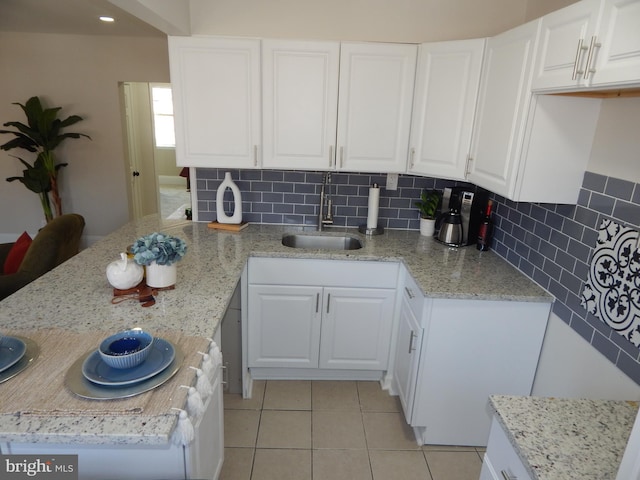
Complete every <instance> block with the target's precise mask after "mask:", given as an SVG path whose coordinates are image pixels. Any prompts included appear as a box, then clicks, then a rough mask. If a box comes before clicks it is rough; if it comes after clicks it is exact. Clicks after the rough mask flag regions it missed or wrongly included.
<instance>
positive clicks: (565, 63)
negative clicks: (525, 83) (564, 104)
mask: <svg viewBox="0 0 640 480" xmlns="http://www.w3.org/2000/svg"><path fill="white" fill-rule="evenodd" d="M534 72H535V73H534V79H533V89H534V90H545V89H549V90H551V89H555V90H558V89H562V90H567V89H569V90H575V89H579V88H585V87H587V88H588V87H606V86H612V87H624V86H625V85H633V84H638V83H640V0H582V1H580V2H577V3H574V4H572V5H569V6H568V7H566V8H563V9H561V10H558V11H556V12H553V13H551V14H549V15H546V16H545V17H543V18H542V30H541V36H540V48H539V53H538V59H537V61H536V67H535V70H534Z"/></svg>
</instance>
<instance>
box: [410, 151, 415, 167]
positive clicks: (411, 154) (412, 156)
mask: <svg viewBox="0 0 640 480" xmlns="http://www.w3.org/2000/svg"><path fill="white" fill-rule="evenodd" d="M409 165H410V167H409V168H413V167H415V166H416V149H415V148H412V149H411V150H410V151H409Z"/></svg>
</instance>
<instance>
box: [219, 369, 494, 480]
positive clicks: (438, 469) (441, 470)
mask: <svg viewBox="0 0 640 480" xmlns="http://www.w3.org/2000/svg"><path fill="white" fill-rule="evenodd" d="M224 402H225V416H224V421H225V425H224V430H225V461H224V466H223V469H222V476H221V478H222V480H343V479H345V480H395V479H402V480H414V479H416V480H417V479H420V480H478V478H479V477H480V468H481V465H482V455H483V454H484V448H474V447H456V446H453V447H452V446H434V445H429V446H423V447H421V446H419V445H417V444H416V441H415V438H414V436H413V432H412V431H411V429H410V428H409V427H408V426H407V424H406V422H405V421H404V416H403V414H402V412H401V407H400V403H399V401H398V398H397V397H391V396H389V395H388V393H387V392H385V391H383V390H382V389H381V388H380V386H379V384H378V383H377V382H352V381H273V380H270V381H267V382H264V381H260V382H254V395H253V398H252V399H250V400H243V399H242V398H241V396H240V395H232V394H229V395H225V397H224Z"/></svg>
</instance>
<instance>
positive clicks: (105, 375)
mask: <svg viewBox="0 0 640 480" xmlns="http://www.w3.org/2000/svg"><path fill="white" fill-rule="evenodd" d="M174 358H175V348H174V347H173V345H172V344H171V342H169V341H168V340H165V339H163V338H156V339H155V341H154V342H153V345H152V348H151V353H149V356H148V357H147V359H146V360H145V361H144V362H142V363H141V364H140V365H137V366H135V367H133V368H125V369H121V368H113V367H110V366H109V365H107V364H106V363H104V361H103V360H102V358H100V352H99V351H98V350H96V351H95V352H92V353H91V354H89V356H88V357H87V358H86V360H85V361H84V363H83V364H82V375H83V376H84V377H85V378H86V379H87V380H89V381H90V382H93V383H97V384H98V385H105V386H109V387H117V386H124V385H132V384H134V383H138V382H142V381H143V380H146V379H148V378H151V377H153V376H155V375H157V374H158V373H160V372H162V371H163V370H164V369H165V368H167V367H168V366H169V365H170V364H171V362H172V361H173V359H174Z"/></svg>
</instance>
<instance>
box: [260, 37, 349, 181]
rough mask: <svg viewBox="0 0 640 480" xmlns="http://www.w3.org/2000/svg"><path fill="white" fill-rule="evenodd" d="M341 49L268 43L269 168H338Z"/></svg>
mask: <svg viewBox="0 0 640 480" xmlns="http://www.w3.org/2000/svg"><path fill="white" fill-rule="evenodd" d="M339 57H340V44H339V43H337V42H302V41H285V40H263V42H262V89H263V90H262V91H263V96H262V98H263V122H262V128H263V161H262V165H263V166H264V167H265V168H294V169H297V170H309V169H323V170H328V169H333V168H334V167H335V145H336V121H337V114H338V113H337V111H338V68H339V61H340V60H339Z"/></svg>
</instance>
